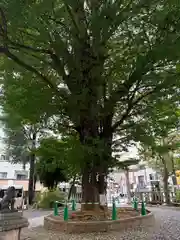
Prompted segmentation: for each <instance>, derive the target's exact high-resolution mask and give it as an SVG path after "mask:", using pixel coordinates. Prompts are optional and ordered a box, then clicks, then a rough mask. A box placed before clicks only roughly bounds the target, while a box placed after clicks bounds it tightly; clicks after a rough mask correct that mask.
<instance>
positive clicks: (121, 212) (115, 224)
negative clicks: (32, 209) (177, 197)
mask: <svg viewBox="0 0 180 240" xmlns="http://www.w3.org/2000/svg"><path fill="white" fill-rule="evenodd" d="M140 225H141V226H144V227H152V226H153V225H154V216H153V214H152V213H151V212H150V211H147V215H146V216H141V215H140V211H135V210H133V209H132V208H119V209H118V210H117V220H115V221H113V220H111V209H109V210H108V211H107V213H106V215H104V213H103V212H102V213H100V212H97V213H96V212H91V211H88V212H80V211H77V212H73V213H71V214H70V216H69V220H68V221H64V220H63V216H62V215H59V216H53V215H49V216H47V217H45V218H44V227H45V228H46V229H47V230H53V231H59V232H66V233H87V232H107V231H110V230H115V231H123V230H126V229H128V228H136V227H138V226H140Z"/></svg>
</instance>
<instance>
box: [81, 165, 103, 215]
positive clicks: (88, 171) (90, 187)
mask: <svg viewBox="0 0 180 240" xmlns="http://www.w3.org/2000/svg"><path fill="white" fill-rule="evenodd" d="M96 177H97V173H96V170H95V167H92V168H90V166H89V165H88V164H87V165H86V167H85V168H84V172H83V175H82V205H81V207H82V210H83V211H84V210H85V211H86V210H96V209H98V208H99V191H98V185H97V179H96Z"/></svg>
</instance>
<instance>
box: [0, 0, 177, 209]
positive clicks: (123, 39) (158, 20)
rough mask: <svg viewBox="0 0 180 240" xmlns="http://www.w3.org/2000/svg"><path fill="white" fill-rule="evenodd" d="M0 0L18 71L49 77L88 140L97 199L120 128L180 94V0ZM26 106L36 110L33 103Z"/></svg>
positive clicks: (1, 25) (92, 194) (2, 29)
mask: <svg viewBox="0 0 180 240" xmlns="http://www.w3.org/2000/svg"><path fill="white" fill-rule="evenodd" d="M0 4H1V5H0V6H1V8H0V19H1V20H0V40H1V41H0V52H1V53H2V54H3V55H4V56H6V57H7V58H8V59H10V60H13V61H14V63H16V64H18V65H19V66H20V67H17V65H14V70H13V72H14V71H17V72H20V75H22V77H23V76H24V75H25V76H27V72H28V71H29V72H31V77H32V81H33V80H34V81H36V82H40V81H42V82H43V84H46V88H47V89H48V91H51V93H52V96H53V97H52V99H53V100H54V99H56V103H57V102H58V103H57V108H58V107H59V111H60V112H61V110H62V105H63V109H64V111H65V112H64V113H65V116H66V118H65V119H66V122H68V123H70V124H71V126H73V128H74V129H75V130H76V131H77V133H78V134H79V140H80V142H81V145H82V147H83V151H82V154H83V157H84V161H83V164H82V172H81V173H82V189H83V202H85V203H87V202H97V201H99V194H103V193H104V184H105V181H104V180H105V176H106V175H107V172H108V167H109V164H112V159H113V158H111V145H112V138H113V134H114V132H116V131H117V129H118V131H119V132H120V133H121V134H124V130H125V129H127V128H128V127H130V126H131V127H132V125H133V122H134V121H136V120H137V118H138V115H141V113H142V112H144V111H148V108H147V106H148V103H149V102H148V101H150V100H152V99H155V98H157V96H161V97H162V96H170V95H171V94H176V90H177V85H178V80H179V79H178V77H177V75H176V69H175V67H176V65H177V63H178V60H179V55H180V53H179V51H177V49H178V48H179V44H180V40H179V32H180V25H179V23H180V19H179V14H180V10H179V9H180V8H179V4H180V3H178V2H177V1H176V2H174V1H170V0H163V1H161V2H159V1H157V0H152V1H127V0H103V1H99V0H98V1H97V0H62V1H59V0H48V1H34V2H31V3H30V2H26V3H24V2H23V1H21V0H16V1H12V0H4V1H3V2H1V3H0ZM165 72H166V74H164V73H165ZM16 77H17V75H15V76H14V78H16ZM41 90H42V92H44V88H42V89H41ZM48 96H49V95H48ZM150 97H151V98H150ZM149 98H150V99H149ZM48 99H49V98H48ZM46 103H47V102H46ZM48 103H49V102H48ZM60 109H61V110H60ZM22 114H23V117H24V118H27V115H28V118H30V116H29V113H28V111H26V112H25V111H24V112H22ZM56 114H57V115H58V112H57V113H56ZM122 132H123V133H122ZM123 136H124V135H123ZM88 206H89V205H85V207H88ZM92 206H93V207H94V206H96V205H92Z"/></svg>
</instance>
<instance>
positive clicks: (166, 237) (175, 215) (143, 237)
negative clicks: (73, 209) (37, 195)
mask: <svg viewBox="0 0 180 240" xmlns="http://www.w3.org/2000/svg"><path fill="white" fill-rule="evenodd" d="M151 210H152V211H153V212H154V214H155V217H156V225H155V227H154V229H149V231H148V232H146V231H144V230H143V228H141V227H140V228H139V229H137V230H131V231H128V232H124V233H121V234H120V233H117V232H111V233H108V234H107V233H104V234H102V233H101V234H89V235H85V234H81V235H66V234H56V233H51V232H47V231H45V230H44V229H43V228H42V227H37V228H31V229H28V230H25V231H24V232H23V234H22V239H29V240H50V239H53V240H119V239H120V240H180V210H177V209H175V208H167V207H163V208H161V207H156V208H151Z"/></svg>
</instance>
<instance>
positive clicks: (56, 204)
mask: <svg viewBox="0 0 180 240" xmlns="http://www.w3.org/2000/svg"><path fill="white" fill-rule="evenodd" d="M54 216H58V201H55V202H54Z"/></svg>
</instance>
